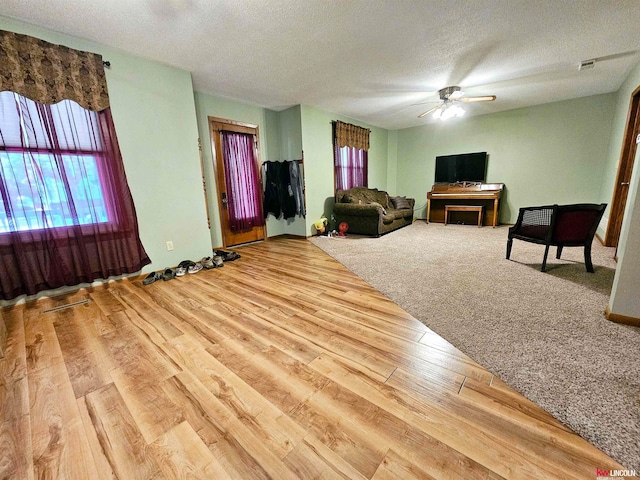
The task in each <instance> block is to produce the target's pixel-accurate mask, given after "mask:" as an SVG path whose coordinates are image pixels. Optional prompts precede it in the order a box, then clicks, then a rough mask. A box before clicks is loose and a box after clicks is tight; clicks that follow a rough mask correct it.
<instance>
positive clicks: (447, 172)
mask: <svg viewBox="0 0 640 480" xmlns="http://www.w3.org/2000/svg"><path fill="white" fill-rule="evenodd" d="M486 170H487V152H475V153H461V154H459V155H443V156H439V157H436V181H435V183H455V182H484V181H485V175H486V173H487V172H486Z"/></svg>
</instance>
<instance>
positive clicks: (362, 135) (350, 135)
mask: <svg viewBox="0 0 640 480" xmlns="http://www.w3.org/2000/svg"><path fill="white" fill-rule="evenodd" d="M370 133H371V130H369V129H367V128H362V127H358V126H357V125H352V124H350V123H344V122H341V121H339V120H336V121H335V139H336V142H337V143H338V146H339V147H353V148H356V149H360V150H365V151H366V150H369V134H370Z"/></svg>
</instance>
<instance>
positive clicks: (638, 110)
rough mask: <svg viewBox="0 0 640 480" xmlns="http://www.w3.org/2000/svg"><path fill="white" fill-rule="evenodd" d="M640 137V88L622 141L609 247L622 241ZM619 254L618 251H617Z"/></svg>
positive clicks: (630, 109)
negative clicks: (625, 212)
mask: <svg viewBox="0 0 640 480" xmlns="http://www.w3.org/2000/svg"><path fill="white" fill-rule="evenodd" d="M638 135H640V87H638V88H636V90H635V91H634V92H633V94H632V95H631V103H630V106H629V113H628V115H627V126H626V128H625V132H624V138H623V141H622V153H621V154H620V163H619V164H618V174H617V176H616V184H615V188H614V190H613V200H612V201H611V209H610V211H609V223H608V224H607V234H606V235H605V240H604V244H605V246H607V247H617V246H618V241H619V240H620V231H621V229H622V220H623V219H624V208H625V206H626V204H627V195H628V194H629V182H630V181H631V174H632V173H633V163H634V160H635V156H636V138H637V137H638ZM616 254H617V250H616Z"/></svg>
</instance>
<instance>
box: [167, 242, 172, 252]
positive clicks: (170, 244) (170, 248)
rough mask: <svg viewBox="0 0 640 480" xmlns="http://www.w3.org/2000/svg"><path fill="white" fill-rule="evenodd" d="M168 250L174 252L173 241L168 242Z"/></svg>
mask: <svg viewBox="0 0 640 480" xmlns="http://www.w3.org/2000/svg"><path fill="white" fill-rule="evenodd" d="M167 250H169V251H171V250H173V242H172V241H171V240H167Z"/></svg>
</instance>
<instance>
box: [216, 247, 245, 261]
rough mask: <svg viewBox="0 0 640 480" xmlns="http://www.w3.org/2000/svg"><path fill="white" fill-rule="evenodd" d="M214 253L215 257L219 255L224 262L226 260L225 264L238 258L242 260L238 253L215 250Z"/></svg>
mask: <svg viewBox="0 0 640 480" xmlns="http://www.w3.org/2000/svg"><path fill="white" fill-rule="evenodd" d="M213 253H214V255H218V256H219V257H222V260H224V261H225V262H233V261H234V260H237V259H238V258H240V254H239V253H236V252H225V251H224V250H214V251H213Z"/></svg>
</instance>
